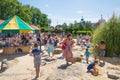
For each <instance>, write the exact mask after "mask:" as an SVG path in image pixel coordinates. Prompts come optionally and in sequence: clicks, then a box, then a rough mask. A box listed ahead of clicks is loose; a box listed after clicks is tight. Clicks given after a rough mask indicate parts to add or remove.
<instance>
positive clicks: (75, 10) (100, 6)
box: [18, 0, 120, 26]
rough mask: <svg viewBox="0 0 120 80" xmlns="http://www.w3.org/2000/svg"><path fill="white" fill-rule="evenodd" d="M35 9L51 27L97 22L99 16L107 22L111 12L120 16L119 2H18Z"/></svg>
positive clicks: (45, 0)
mask: <svg viewBox="0 0 120 80" xmlns="http://www.w3.org/2000/svg"><path fill="white" fill-rule="evenodd" d="M18 1H20V2H21V3H22V4H29V5H31V6H34V7H37V8H39V9H40V10H41V12H43V13H45V14H47V15H48V18H50V19H51V20H52V23H51V25H52V26H55V25H56V24H62V23H64V22H66V23H67V24H69V23H70V22H72V23H73V22H74V21H75V20H76V21H78V22H79V21H80V20H81V17H82V16H83V17H84V20H86V21H91V22H97V21H98V20H99V19H100V17H101V14H102V15H103V18H104V19H106V20H108V19H109V18H110V17H111V16H112V14H113V12H115V13H116V15H117V16H119V15H120V0H18Z"/></svg>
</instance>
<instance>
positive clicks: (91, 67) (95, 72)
mask: <svg viewBox="0 0 120 80" xmlns="http://www.w3.org/2000/svg"><path fill="white" fill-rule="evenodd" d="M97 65H98V60H95V61H94V63H91V64H89V65H88V67H87V70H88V72H91V73H92V74H93V75H96V76H97V75H98V73H99V70H98V69H97V68H96V66H97Z"/></svg>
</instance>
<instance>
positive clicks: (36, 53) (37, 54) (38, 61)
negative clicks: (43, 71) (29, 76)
mask: <svg viewBox="0 0 120 80" xmlns="http://www.w3.org/2000/svg"><path fill="white" fill-rule="evenodd" d="M40 53H42V54H44V53H43V52H42V51H41V50H39V49H38V44H37V43H35V44H34V49H33V50H32V51H31V53H30V56H33V57H34V67H35V71H36V76H35V78H36V79H37V78H38V77H39V74H40V64H41V55H42V54H40Z"/></svg>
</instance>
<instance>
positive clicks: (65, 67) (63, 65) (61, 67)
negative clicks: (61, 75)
mask: <svg viewBox="0 0 120 80" xmlns="http://www.w3.org/2000/svg"><path fill="white" fill-rule="evenodd" d="M68 66H70V64H69V65H68V64H62V65H60V66H59V67H58V69H67V67H68Z"/></svg>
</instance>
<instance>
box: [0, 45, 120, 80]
mask: <svg viewBox="0 0 120 80" xmlns="http://www.w3.org/2000/svg"><path fill="white" fill-rule="evenodd" d="M83 53H84V51H80V50H79V47H77V48H76V50H73V54H74V55H76V54H83ZM44 57H47V55H46V56H44ZM60 57H61V54H58V55H55V58H56V60H55V61H53V62H49V63H47V64H46V65H45V66H41V75H40V78H39V79H38V80H112V79H109V78H108V77H107V72H109V71H112V72H114V73H119V74H120V59H119V58H106V61H107V62H106V63H105V65H104V67H101V70H102V74H101V75H99V76H93V75H91V74H90V73H87V72H86V68H87V65H88V64H86V61H85V60H84V59H83V60H82V62H76V63H75V64H73V65H70V66H66V65H65V60H64V59H60ZM4 58H7V59H8V62H9V64H10V67H9V69H7V70H6V71H5V72H3V73H0V80H33V79H34V76H35V71H34V67H33V58H32V57H31V56H29V55H28V54H12V55H0V60H2V59H4ZM90 61H91V62H92V61H93V58H90Z"/></svg>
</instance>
